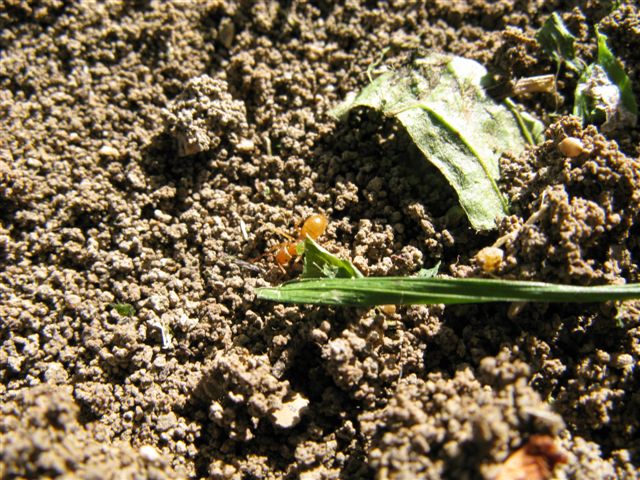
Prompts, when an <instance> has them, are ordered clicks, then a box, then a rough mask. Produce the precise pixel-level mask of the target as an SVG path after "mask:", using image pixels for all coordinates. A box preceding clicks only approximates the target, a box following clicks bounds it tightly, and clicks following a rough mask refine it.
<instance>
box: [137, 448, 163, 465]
mask: <svg viewBox="0 0 640 480" xmlns="http://www.w3.org/2000/svg"><path fill="white" fill-rule="evenodd" d="M139 452H140V456H141V457H142V458H143V459H145V460H146V461H147V462H149V463H156V462H158V460H160V453H159V452H158V450H156V449H155V447H152V446H151V445H143V446H141V447H140V450H139Z"/></svg>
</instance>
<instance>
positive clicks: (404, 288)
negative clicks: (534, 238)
mask: <svg viewBox="0 0 640 480" xmlns="http://www.w3.org/2000/svg"><path fill="white" fill-rule="evenodd" d="M257 298H259V299H262V300H272V301H276V302H283V303H309V304H314V305H340V306H374V305H386V304H391V305H429V304H441V303H443V304H460V303H486V302H523V301H524V302H527V301H528V302H583V303H586V302H604V301H610V300H631V299H640V284H638V283H634V284H629V285H603V286H595V287H580V286H572V285H558V284H552V283H542V282H523V281H509V280H493V279H475V278H415V277H364V278H350V279H343V278H331V279H316V280H301V281H296V282H291V283H286V284H284V285H282V286H280V287H267V288H259V289H258V290H257Z"/></svg>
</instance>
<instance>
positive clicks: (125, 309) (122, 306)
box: [109, 303, 136, 317]
mask: <svg viewBox="0 0 640 480" xmlns="http://www.w3.org/2000/svg"><path fill="white" fill-rule="evenodd" d="M109 306H110V307H111V308H113V309H114V310H115V311H116V312H118V315H122V316H123V317H132V316H134V315H135V314H136V309H135V308H134V306H133V305H131V304H130V303H110V304H109Z"/></svg>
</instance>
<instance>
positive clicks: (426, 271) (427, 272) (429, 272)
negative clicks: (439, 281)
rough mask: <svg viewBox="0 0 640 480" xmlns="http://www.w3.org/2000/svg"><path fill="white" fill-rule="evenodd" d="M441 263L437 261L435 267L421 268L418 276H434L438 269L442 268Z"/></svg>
mask: <svg viewBox="0 0 640 480" xmlns="http://www.w3.org/2000/svg"><path fill="white" fill-rule="evenodd" d="M440 263H441V262H438V263H436V264H435V265H434V266H433V267H431V268H421V269H420V270H419V271H418V273H416V275H415V276H416V278H433V277H435V276H436V275H437V274H438V271H439V270H440Z"/></svg>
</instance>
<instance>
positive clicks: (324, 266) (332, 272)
mask: <svg viewBox="0 0 640 480" xmlns="http://www.w3.org/2000/svg"><path fill="white" fill-rule="evenodd" d="M301 243H302V245H304V263H303V268H302V278H361V277H363V275H362V273H360V270H358V269H357V268H356V267H355V265H353V264H352V263H351V262H349V261H348V260H342V259H340V258H338V257H336V256H335V255H333V254H332V253H329V252H328V251H326V250H325V249H324V248H322V247H321V246H320V245H318V244H317V243H316V242H314V241H313V240H312V239H311V238H308V237H307V238H306V239H305V241H304V242H301Z"/></svg>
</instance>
